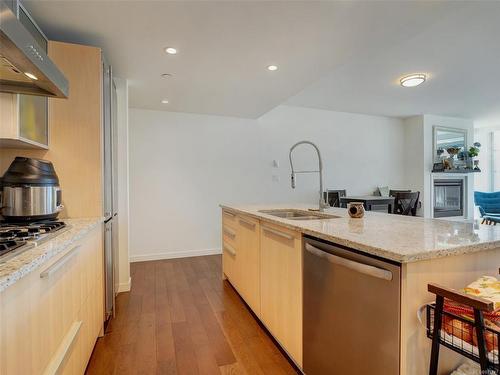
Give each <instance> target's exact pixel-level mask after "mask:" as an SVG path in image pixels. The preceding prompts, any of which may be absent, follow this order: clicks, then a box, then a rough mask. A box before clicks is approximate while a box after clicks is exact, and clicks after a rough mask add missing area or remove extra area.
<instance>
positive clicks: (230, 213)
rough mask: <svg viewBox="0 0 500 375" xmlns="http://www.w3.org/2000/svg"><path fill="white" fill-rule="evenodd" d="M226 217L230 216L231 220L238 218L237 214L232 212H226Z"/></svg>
mask: <svg viewBox="0 0 500 375" xmlns="http://www.w3.org/2000/svg"><path fill="white" fill-rule="evenodd" d="M224 215H227V216H229V217H231V218H233V217H235V216H236V214H233V213H232V212H229V211H224Z"/></svg>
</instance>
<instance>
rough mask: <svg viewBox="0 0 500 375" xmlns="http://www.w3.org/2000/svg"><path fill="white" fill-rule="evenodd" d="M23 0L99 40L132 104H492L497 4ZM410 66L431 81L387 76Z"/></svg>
mask: <svg viewBox="0 0 500 375" xmlns="http://www.w3.org/2000/svg"><path fill="white" fill-rule="evenodd" d="M23 3H24V4H25V5H26V6H27V8H28V9H29V11H30V12H31V13H32V15H33V16H34V18H35V19H36V20H37V22H38V23H39V24H40V26H41V27H42V29H43V30H44V32H45V33H46V34H47V36H48V37H49V38H51V39H55V40H62V41H70V42H77V43H86V44H92V45H97V46H101V47H102V48H103V50H104V52H105V55H106V57H107V60H109V61H110V62H111V64H112V65H113V68H114V72H115V74H116V75H117V76H119V77H122V78H128V79H129V80H130V93H129V97H130V105H131V106H132V107H138V108H148V109H158V110H170V111H180V112H194V113H207V114H218V115H228V116H238V117H249V118H256V117H259V116H260V115H262V114H264V113H265V112H267V111H269V110H270V109H272V108H274V107H275V106H277V105H279V104H281V103H284V102H286V103H287V104H292V105H300V106H308V107H313V108H323V109H330V110H338V111H348V112H359V113H372V114H380V115H390V116H408V115H413V114H419V113H432V114H442V115H454V116H460V117H470V118H484V117H485V116H491V115H494V114H496V113H497V112H496V111H498V113H499V114H500V109H499V107H498V105H499V104H500V100H499V94H498V93H499V91H498V89H497V88H496V87H495V84H498V82H500V81H499V78H500V73H499V71H500V70H499V69H498V66H499V62H500V48H498V35H500V2H489V3H486V2H481V3H479V2H473V3H465V2H451V1H449V2H428V1H399V2H393V1H364V2H363V1H342V2H340V1H339V2H333V1H331V2H328V1H322V2H316V1H221V2H213V1H200V2H196V1H179V2H173V1H78V0H76V1H75V0H72V1H55V0H45V1H40V0H24V1H23ZM166 46H173V47H176V48H177V49H178V51H179V53H178V54H177V55H175V56H170V55H167V54H165V53H164V52H163V48H164V47H166ZM270 64H276V65H278V66H279V69H278V71H276V72H269V71H267V70H266V66H267V65H270ZM413 71H424V72H428V73H429V74H430V75H431V79H430V80H429V81H428V82H427V83H426V84H425V85H423V86H420V87H418V88H416V89H403V88H401V87H399V86H398V84H397V77H398V76H399V75H401V74H403V73H409V72H413ZM162 73H171V74H173V77H172V78H169V79H164V78H161V77H160V76H161V74H162ZM455 78H458V79H459V80H455ZM164 98H166V99H168V100H169V101H170V103H169V104H167V105H164V104H161V103H160V102H161V100H162V99H164Z"/></svg>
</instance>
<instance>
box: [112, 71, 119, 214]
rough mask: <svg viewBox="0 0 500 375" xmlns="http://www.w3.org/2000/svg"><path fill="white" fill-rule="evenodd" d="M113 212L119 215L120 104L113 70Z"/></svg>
mask: <svg viewBox="0 0 500 375" xmlns="http://www.w3.org/2000/svg"><path fill="white" fill-rule="evenodd" d="M110 88H111V196H112V202H111V211H112V213H113V216H116V215H117V214H118V104H117V97H116V85H115V82H114V80H113V69H111V87H110Z"/></svg>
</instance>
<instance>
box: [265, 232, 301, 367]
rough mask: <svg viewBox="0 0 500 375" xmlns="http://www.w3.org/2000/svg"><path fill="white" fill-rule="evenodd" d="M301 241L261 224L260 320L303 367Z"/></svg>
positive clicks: (292, 234) (290, 234)
mask: <svg viewBox="0 0 500 375" xmlns="http://www.w3.org/2000/svg"><path fill="white" fill-rule="evenodd" d="M301 244H302V241H301V235H300V233H298V232H294V231H291V230H288V229H285V228H282V227H279V226H275V225H271V224H268V223H265V224H264V223H263V224H262V225H261V252H260V253H261V262H260V266H261V289H260V290H261V320H262V321H263V323H264V324H265V325H266V327H267V328H268V329H269V331H270V332H271V333H272V334H273V336H274V337H275V338H276V340H278V342H279V343H280V344H281V345H282V346H283V348H284V349H285V350H286V351H287V352H288V354H289V355H290V356H291V357H292V358H293V359H294V360H295V362H296V363H297V364H298V365H299V366H302V245H301Z"/></svg>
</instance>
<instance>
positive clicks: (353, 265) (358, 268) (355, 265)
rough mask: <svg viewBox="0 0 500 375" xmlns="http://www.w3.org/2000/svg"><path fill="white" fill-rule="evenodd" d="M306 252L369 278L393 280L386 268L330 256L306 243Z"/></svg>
mask: <svg viewBox="0 0 500 375" xmlns="http://www.w3.org/2000/svg"><path fill="white" fill-rule="evenodd" d="M305 249H306V251H308V252H310V253H311V254H313V255H315V256H317V257H320V258H323V259H326V260H328V261H329V262H330V263H333V264H337V265H339V266H344V267H346V268H349V269H351V270H353V271H355V272H359V273H363V274H365V275H368V276H372V277H376V278H378V279H383V280H387V281H391V280H392V272H391V271H389V270H386V269H385V268H380V267H376V266H372V265H369V264H364V263H360V262H356V261H355V260H351V259H347V258H343V257H339V256H338V255H333V254H330V253H328V252H326V251H324V250H321V249H319V248H317V247H314V246H312V245H310V244H308V243H306V246H305Z"/></svg>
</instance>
